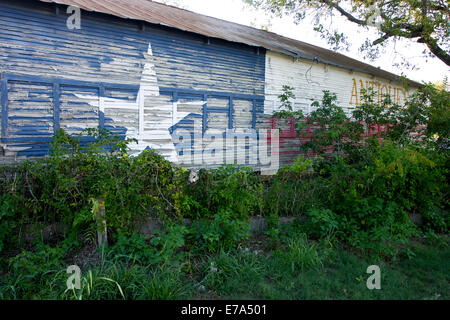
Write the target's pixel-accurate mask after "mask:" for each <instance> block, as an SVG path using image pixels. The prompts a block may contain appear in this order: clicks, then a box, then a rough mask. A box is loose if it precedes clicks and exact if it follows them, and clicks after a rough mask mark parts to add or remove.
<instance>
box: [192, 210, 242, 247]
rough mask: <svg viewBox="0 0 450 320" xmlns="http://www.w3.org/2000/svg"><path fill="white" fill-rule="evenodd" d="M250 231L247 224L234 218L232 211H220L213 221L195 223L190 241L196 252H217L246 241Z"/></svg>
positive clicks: (204, 220)
mask: <svg viewBox="0 0 450 320" xmlns="http://www.w3.org/2000/svg"><path fill="white" fill-rule="evenodd" d="M249 231H250V226H249V224H248V223H247V222H245V221H242V220H239V219H236V218H234V215H233V214H232V213H231V212H230V211H219V213H217V214H216V215H214V217H213V218H212V219H201V220H197V221H194V222H193V223H192V225H191V227H190V230H189V235H188V239H189V240H190V242H191V243H192V246H194V248H195V249H196V250H200V251H202V250H203V251H209V252H217V251H218V250H220V249H230V248H233V247H235V246H236V245H237V244H238V243H239V242H241V241H243V240H246V239H247V238H248V237H249Z"/></svg>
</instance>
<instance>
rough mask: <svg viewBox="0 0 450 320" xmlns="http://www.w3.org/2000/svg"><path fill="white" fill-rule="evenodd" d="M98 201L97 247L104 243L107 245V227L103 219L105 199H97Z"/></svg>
mask: <svg viewBox="0 0 450 320" xmlns="http://www.w3.org/2000/svg"><path fill="white" fill-rule="evenodd" d="M97 201H98V210H97V220H98V221H99V224H100V225H99V229H100V231H97V244H98V246H99V247H101V246H103V245H105V246H108V229H107V227H106V220H104V218H103V217H104V216H105V214H106V210H105V200H103V199H97Z"/></svg>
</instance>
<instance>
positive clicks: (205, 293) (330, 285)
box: [0, 236, 450, 300]
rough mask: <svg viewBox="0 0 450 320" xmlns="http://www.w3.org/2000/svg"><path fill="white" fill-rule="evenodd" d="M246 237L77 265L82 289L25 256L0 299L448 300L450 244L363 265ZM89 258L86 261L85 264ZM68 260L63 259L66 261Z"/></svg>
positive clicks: (326, 249)
mask: <svg viewBox="0 0 450 320" xmlns="http://www.w3.org/2000/svg"><path fill="white" fill-rule="evenodd" d="M268 243H269V242H268V241H267V237H265V236H261V237H252V238H251V239H250V240H249V241H247V242H245V243H243V244H241V245H240V246H239V247H238V248H236V249H232V250H228V251H226V252H225V251H220V252H218V253H216V254H206V255H205V254H195V250H191V251H186V252H184V255H183V256H182V259H180V260H178V261H175V260H174V261H166V262H165V263H163V264H159V265H157V266H146V265H144V264H142V263H140V262H139V261H138V260H136V258H134V259H133V258H132V257H124V256H120V255H116V256H114V255H111V253H109V254H107V253H105V252H103V255H102V254H101V252H99V250H98V249H92V252H91V253H90V254H89V255H85V257H88V256H89V257H92V256H93V255H98V259H94V260H91V261H93V262H92V263H90V262H89V263H87V264H85V265H84V266H83V268H82V269H83V270H82V279H81V286H82V290H76V291H75V292H73V291H68V290H66V281H67V277H68V275H67V273H66V268H67V266H68V265H69V264H70V261H60V260H58V258H57V257H55V256H52V255H54V253H53V252H52V251H51V250H50V252H47V255H46V256H45V257H43V253H40V258H38V257H37V255H38V254H39V252H37V253H36V256H33V255H31V256H30V255H29V256H26V257H24V259H23V261H25V262H22V264H20V263H19V262H17V261H16V263H18V266H20V267H18V268H14V267H10V268H9V271H6V270H4V272H3V273H1V274H0V299H83V300H84V299H87V300H89V299H94V300H96V299H137V300H139V299H158V300H159V299H194V300H196V299H202V300H204V299H208V300H217V299H224V300H228V299H237V300H240V299H250V300H253V299H262V300H303V299H312V300H316V299H320V300H327V299H333V300H334V299H338V300H341V299H418V300H435V299H438V300H442V299H448V298H449V295H450V272H449V270H450V269H449V266H450V249H449V246H448V245H449V238H448V237H447V236H445V237H444V236H441V237H440V239H439V240H438V241H435V242H433V243H426V242H425V241H422V240H421V241H418V240H412V241H410V242H409V244H408V245H406V246H405V249H407V250H404V251H402V252H406V253H407V254H404V253H403V254H399V255H398V256H396V257H394V258H393V259H390V260H389V261H388V262H386V261H376V260H375V261H374V260H371V259H368V258H366V257H364V256H363V255H361V254H360V253H358V252H355V251H354V250H352V251H350V250H349V249H346V248H344V247H342V246H341V245H339V244H337V243H336V244H330V243H327V244H325V243H324V242H320V243H318V242H311V241H306V239H305V238H302V237H292V238H289V239H287V240H286V241H284V242H283V243H279V244H277V245H276V246H272V247H267V244H268ZM85 259H87V258H85ZM66 260H67V258H66ZM369 265H379V266H380V269H381V289H380V290H369V289H367V287H366V280H367V279H368V277H369V276H370V275H369V274H367V273H366V270H367V267H368V266H369Z"/></svg>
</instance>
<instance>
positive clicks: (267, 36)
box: [40, 0, 420, 85]
mask: <svg viewBox="0 0 450 320" xmlns="http://www.w3.org/2000/svg"><path fill="white" fill-rule="evenodd" d="M40 1H42V2H53V3H59V4H65V5H73V6H77V7H79V8H81V9H84V10H87V11H94V12H100V13H106V14H110V15H114V16H117V17H121V18H126V19H133V20H140V21H146V22H149V23H153V24H160V25H164V26H168V27H173V28H176V29H180V30H184V31H189V32H194V33H197V34H201V35H204V36H207V37H212V38H219V39H224V40H228V41H232V42H237V43H243V44H247V45H250V46H256V47H263V48H266V49H269V50H272V51H276V52H280V53H283V54H286V55H289V56H292V57H296V58H304V59H309V60H313V59H314V58H318V59H319V61H320V62H323V63H327V64H330V65H334V66H338V67H342V68H346V69H350V70H354V71H360V72H364V73H368V74H371V75H374V76H378V77H381V78H385V79H390V80H398V79H399V76H397V75H395V74H393V73H391V72H388V71H385V70H382V69H380V68H376V67H374V66H371V65H369V64H367V63H364V62H361V61H358V60H355V59H352V58H349V57H347V56H345V55H342V54H339V53H336V52H334V51H331V50H328V49H324V48H321V47H318V46H314V45H311V44H308V43H305V42H302V41H298V40H294V39H290V38H286V37H283V36H280V35H278V34H276V33H272V32H267V31H264V30H260V29H256V28H252V27H247V26H244V25H241V24H237V23H233V22H229V21H225V20H221V19H217V18H212V17H208V16H205V15H202V14H198V13H195V12H192V11H188V10H184V9H180V8H177V7H173V6H168V5H164V4H161V3H158V2H153V1H150V0H40ZM411 84H413V85H414V84H415V85H420V84H419V83H417V82H414V81H411Z"/></svg>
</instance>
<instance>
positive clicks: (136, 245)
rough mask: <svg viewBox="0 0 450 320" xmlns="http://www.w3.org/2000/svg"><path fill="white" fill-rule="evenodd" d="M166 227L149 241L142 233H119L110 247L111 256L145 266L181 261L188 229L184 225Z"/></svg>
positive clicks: (114, 258)
mask: <svg viewBox="0 0 450 320" xmlns="http://www.w3.org/2000/svg"><path fill="white" fill-rule="evenodd" d="M166 228H167V230H166V231H157V232H155V233H154V234H153V235H152V238H151V239H150V240H149V241H146V240H145V236H144V235H142V234H136V233H135V234H133V235H131V236H127V235H124V234H119V235H118V238H117V241H116V243H115V244H114V245H113V246H112V247H111V248H110V249H108V251H109V254H110V258H111V259H113V260H125V261H129V262H132V263H138V264H141V265H145V266H149V265H156V264H174V263H179V262H180V261H181V260H182V257H183V256H182V254H181V253H180V252H179V250H180V249H181V248H182V247H183V246H184V237H185V235H186V233H187V229H186V227H185V226H182V225H168V226H167V227H166Z"/></svg>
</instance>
